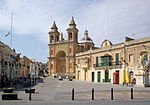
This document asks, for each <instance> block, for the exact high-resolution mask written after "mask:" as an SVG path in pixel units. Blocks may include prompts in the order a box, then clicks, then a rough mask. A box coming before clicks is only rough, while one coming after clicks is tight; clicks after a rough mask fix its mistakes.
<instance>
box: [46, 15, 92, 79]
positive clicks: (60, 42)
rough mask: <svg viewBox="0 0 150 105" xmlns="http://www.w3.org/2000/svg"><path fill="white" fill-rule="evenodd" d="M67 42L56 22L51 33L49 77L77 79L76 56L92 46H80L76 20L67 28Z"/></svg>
mask: <svg viewBox="0 0 150 105" xmlns="http://www.w3.org/2000/svg"><path fill="white" fill-rule="evenodd" d="M66 31H67V40H65V39H64V37H63V34H62V33H61V34H60V33H59V32H58V28H57V26H56V24H55V22H54V24H53V25H52V27H51V31H50V32H49V38H50V42H49V57H48V58H49V63H48V65H49V75H52V76H57V77H58V76H61V77H63V78H65V77H66V76H67V77H70V78H73V77H75V69H76V67H75V58H76V57H75V56H76V53H77V52H80V51H81V50H85V49H86V48H85V47H87V48H90V46H91V44H90V43H87V44H88V46H86V44H82V45H80V43H79V42H78V29H77V28H76V24H75V21H74V18H73V17H72V20H71V22H70V24H69V28H67V30H66Z"/></svg>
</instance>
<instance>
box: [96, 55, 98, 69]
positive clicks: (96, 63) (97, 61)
mask: <svg viewBox="0 0 150 105" xmlns="http://www.w3.org/2000/svg"><path fill="white" fill-rule="evenodd" d="M96 67H98V56H97V57H96Z"/></svg>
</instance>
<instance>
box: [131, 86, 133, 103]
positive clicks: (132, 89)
mask: <svg viewBox="0 0 150 105" xmlns="http://www.w3.org/2000/svg"><path fill="white" fill-rule="evenodd" d="M131 100H133V88H131Z"/></svg>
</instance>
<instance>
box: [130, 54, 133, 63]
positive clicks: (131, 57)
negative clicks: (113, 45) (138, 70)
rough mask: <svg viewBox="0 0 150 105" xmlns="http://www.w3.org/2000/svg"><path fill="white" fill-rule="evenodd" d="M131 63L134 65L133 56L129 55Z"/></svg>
mask: <svg viewBox="0 0 150 105" xmlns="http://www.w3.org/2000/svg"><path fill="white" fill-rule="evenodd" d="M129 62H131V63H133V54H129Z"/></svg>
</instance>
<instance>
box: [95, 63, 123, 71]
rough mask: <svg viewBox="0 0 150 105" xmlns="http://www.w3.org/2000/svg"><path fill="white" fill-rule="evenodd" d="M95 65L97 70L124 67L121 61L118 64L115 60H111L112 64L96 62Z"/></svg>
mask: <svg viewBox="0 0 150 105" xmlns="http://www.w3.org/2000/svg"><path fill="white" fill-rule="evenodd" d="M93 66H94V68H95V70H107V69H121V68H122V64H121V62H119V63H117V64H116V63H115V62H111V63H110V65H102V63H99V64H94V65H93Z"/></svg>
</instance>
